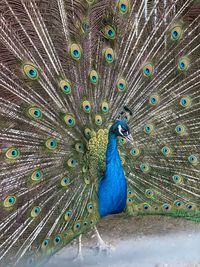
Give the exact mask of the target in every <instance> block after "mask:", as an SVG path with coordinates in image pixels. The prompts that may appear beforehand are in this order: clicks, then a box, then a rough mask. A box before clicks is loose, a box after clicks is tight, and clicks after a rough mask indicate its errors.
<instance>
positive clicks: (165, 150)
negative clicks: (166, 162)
mask: <svg viewBox="0 0 200 267" xmlns="http://www.w3.org/2000/svg"><path fill="white" fill-rule="evenodd" d="M161 151H162V153H163V155H164V156H166V157H169V156H171V155H172V150H171V148H170V147H168V146H164V147H163V148H162V150H161Z"/></svg>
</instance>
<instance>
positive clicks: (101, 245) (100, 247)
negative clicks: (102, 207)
mask: <svg viewBox="0 0 200 267" xmlns="http://www.w3.org/2000/svg"><path fill="white" fill-rule="evenodd" d="M95 232H96V236H97V238H98V243H97V246H96V247H95V248H94V249H95V250H96V251H97V253H98V254H101V253H104V254H106V255H110V254H111V252H112V251H114V250H115V247H114V246H112V245H111V244H108V243H106V242H105V241H104V240H103V239H102V238H101V236H100V234H99V232H98V230H97V228H96V227H95Z"/></svg>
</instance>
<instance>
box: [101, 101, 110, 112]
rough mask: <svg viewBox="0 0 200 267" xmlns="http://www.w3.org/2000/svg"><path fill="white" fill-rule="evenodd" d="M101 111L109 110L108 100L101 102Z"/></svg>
mask: <svg viewBox="0 0 200 267" xmlns="http://www.w3.org/2000/svg"><path fill="white" fill-rule="evenodd" d="M101 111H102V112H103V113H108V111H109V106H108V103H107V102H106V101H104V102H103V103H102V104H101Z"/></svg>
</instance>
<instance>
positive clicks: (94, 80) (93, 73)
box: [89, 70, 99, 84]
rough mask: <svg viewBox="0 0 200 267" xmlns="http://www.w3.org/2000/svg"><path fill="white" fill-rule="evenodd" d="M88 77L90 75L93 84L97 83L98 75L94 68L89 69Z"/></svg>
mask: <svg viewBox="0 0 200 267" xmlns="http://www.w3.org/2000/svg"><path fill="white" fill-rule="evenodd" d="M89 77H90V82H91V83H93V84H97V83H98V80H99V75H98V73H97V72H96V70H91V71H90V74H89Z"/></svg>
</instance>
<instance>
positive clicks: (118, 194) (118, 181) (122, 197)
mask: <svg viewBox="0 0 200 267" xmlns="http://www.w3.org/2000/svg"><path fill="white" fill-rule="evenodd" d="M98 196H99V214H100V216H101V217H104V216H107V215H108V214H115V213H120V212H122V211H123V210H124V209H125V207H126V196H127V185H126V178H125V176H124V171H123V167H122V164H121V159H120V156H119V152H118V149H117V137H116V136H115V134H113V133H112V132H109V136H108V145H107V150H106V170H105V174H104V177H103V179H101V180H100V184H99V190H98Z"/></svg>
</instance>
